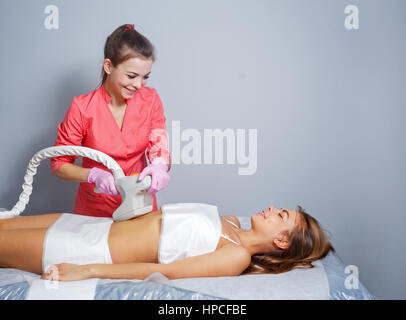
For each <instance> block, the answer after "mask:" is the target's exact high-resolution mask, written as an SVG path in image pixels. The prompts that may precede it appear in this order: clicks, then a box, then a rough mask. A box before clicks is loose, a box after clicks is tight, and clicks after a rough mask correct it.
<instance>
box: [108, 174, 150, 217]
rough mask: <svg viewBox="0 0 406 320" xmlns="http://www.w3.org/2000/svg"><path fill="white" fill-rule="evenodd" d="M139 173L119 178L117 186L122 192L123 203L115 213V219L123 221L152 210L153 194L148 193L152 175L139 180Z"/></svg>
mask: <svg viewBox="0 0 406 320" xmlns="http://www.w3.org/2000/svg"><path fill="white" fill-rule="evenodd" d="M138 177H139V175H138V174H137V175H133V176H127V177H122V178H119V179H117V180H116V181H115V182H116V187H117V189H118V191H119V192H120V194H121V197H122V202H121V205H120V206H119V207H118V208H117V210H116V211H114V213H113V219H114V221H123V220H128V219H131V218H134V217H136V216H139V215H142V214H145V213H148V212H150V211H152V208H153V206H152V196H151V195H149V194H148V193H147V189H148V188H149V187H150V186H151V177H150V176H145V177H144V179H143V180H142V181H138Z"/></svg>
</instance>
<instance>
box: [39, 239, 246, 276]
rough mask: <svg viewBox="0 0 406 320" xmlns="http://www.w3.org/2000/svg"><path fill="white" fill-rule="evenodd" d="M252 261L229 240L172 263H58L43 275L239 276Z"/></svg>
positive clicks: (242, 249)
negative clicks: (216, 248)
mask: <svg viewBox="0 0 406 320" xmlns="http://www.w3.org/2000/svg"><path fill="white" fill-rule="evenodd" d="M250 261H251V256H250V254H249V253H248V252H247V251H246V250H245V249H244V248H243V247H237V246H234V245H232V244H229V245H225V246H223V247H222V248H220V249H219V250H216V251H214V252H211V253H207V254H204V255H199V256H195V257H190V258H186V259H182V260H178V261H175V262H172V263H169V264H157V263H127V264H90V265H84V266H77V265H71V264H60V265H57V267H58V270H57V272H54V273H53V274H50V275H47V274H44V275H43V279H54V280H60V281H73V280H84V279H89V278H109V279H145V278H146V277H148V276H149V275H150V274H152V273H154V272H160V273H162V274H163V275H164V276H166V277H167V278H168V279H179V278H194V277H225V276H237V275H240V274H241V273H242V272H243V271H244V270H245V269H246V268H247V267H248V265H249V264H250Z"/></svg>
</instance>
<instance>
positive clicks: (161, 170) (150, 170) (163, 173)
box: [138, 158, 170, 194]
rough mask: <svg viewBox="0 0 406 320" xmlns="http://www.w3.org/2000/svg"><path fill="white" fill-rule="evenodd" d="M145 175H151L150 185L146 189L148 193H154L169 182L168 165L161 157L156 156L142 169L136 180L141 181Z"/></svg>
mask: <svg viewBox="0 0 406 320" xmlns="http://www.w3.org/2000/svg"><path fill="white" fill-rule="evenodd" d="M146 175H150V176H151V186H150V187H149V189H148V190H147V193H148V194H154V193H156V192H158V191H159V190H162V189H163V188H165V187H166V186H167V185H168V183H169V179H170V178H169V174H168V166H167V164H166V162H165V160H163V159H162V158H156V159H154V160H153V161H152V163H151V164H150V165H149V166H147V167H145V168H144V170H142V172H141V174H140V176H139V178H138V181H142V180H143V179H144V177H145V176H146Z"/></svg>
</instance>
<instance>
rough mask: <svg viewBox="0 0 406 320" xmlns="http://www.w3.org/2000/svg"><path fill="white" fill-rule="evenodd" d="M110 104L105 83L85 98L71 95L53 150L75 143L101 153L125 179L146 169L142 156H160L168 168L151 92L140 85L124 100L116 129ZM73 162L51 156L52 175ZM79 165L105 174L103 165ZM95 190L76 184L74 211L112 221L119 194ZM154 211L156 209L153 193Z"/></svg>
mask: <svg viewBox="0 0 406 320" xmlns="http://www.w3.org/2000/svg"><path fill="white" fill-rule="evenodd" d="M110 101H111V97H110V96H109V95H108V93H107V92H106V90H105V87H104V84H103V85H102V86H101V87H99V88H98V89H96V90H94V91H92V92H90V93H89V94H83V95H79V96H76V97H74V98H73V101H72V104H71V106H70V108H69V110H68V112H67V113H66V116H65V118H64V120H63V121H62V122H61V123H60V124H59V126H58V137H57V138H56V140H55V146H60V145H77V146H84V147H88V148H92V149H96V150H99V151H102V152H104V153H106V154H108V155H109V156H110V157H112V158H113V159H114V160H116V161H117V163H118V164H119V165H120V167H121V168H122V169H123V171H124V174H125V175H126V176H129V175H133V174H139V173H141V171H142V170H143V169H144V168H145V167H146V166H147V161H146V156H147V157H148V159H149V161H150V162H152V161H153V160H154V159H155V158H163V159H165V160H166V161H167V163H168V164H169V167H170V165H171V158H170V155H169V151H168V140H167V133H166V118H165V115H164V110H163V107H162V102H161V99H160V98H159V96H158V94H157V92H156V90H155V89H153V88H148V87H142V88H140V89H138V90H137V91H136V93H135V94H134V96H133V97H132V98H130V99H126V102H127V108H126V111H125V115H124V119H123V124H122V128H121V130H120V128H119V126H118V124H117V122H116V120H115V119H114V116H113V114H112V112H111V110H110V108H109V106H108V104H109V102H110ZM145 151H146V155H145ZM76 158H78V156H61V157H56V158H52V159H51V168H52V171H55V170H57V169H58V168H59V167H60V166H61V165H63V164H65V163H74V162H75V159H76ZM82 167H84V168H93V167H98V168H101V169H104V170H107V171H109V169H107V168H106V167H105V166H104V165H103V164H101V163H99V162H96V161H93V160H91V159H89V158H85V157H84V158H83V161H82ZM94 188H95V184H93V183H87V182H82V183H80V184H79V189H78V193H77V196H76V200H75V207H74V213H76V214H82V215H88V216H98V217H111V216H112V215H113V212H114V211H115V210H116V208H117V207H118V206H119V205H120V204H121V195H117V196H110V195H106V194H103V193H95V192H94ZM153 210H157V201H156V197H155V195H154V196H153Z"/></svg>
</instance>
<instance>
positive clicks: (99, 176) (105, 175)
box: [87, 167, 118, 196]
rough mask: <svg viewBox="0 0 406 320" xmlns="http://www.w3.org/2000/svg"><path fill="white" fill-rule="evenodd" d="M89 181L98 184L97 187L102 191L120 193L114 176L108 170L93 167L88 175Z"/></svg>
mask: <svg viewBox="0 0 406 320" xmlns="http://www.w3.org/2000/svg"><path fill="white" fill-rule="evenodd" d="M87 182H89V183H94V184H96V188H97V189H98V190H99V191H100V192H102V193H105V194H108V195H111V196H116V195H118V191H117V188H116V184H115V182H114V177H113V175H112V174H111V173H110V172H108V171H106V170H103V169H99V168H96V167H93V168H92V169H91V170H90V172H89V175H88V176H87Z"/></svg>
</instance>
